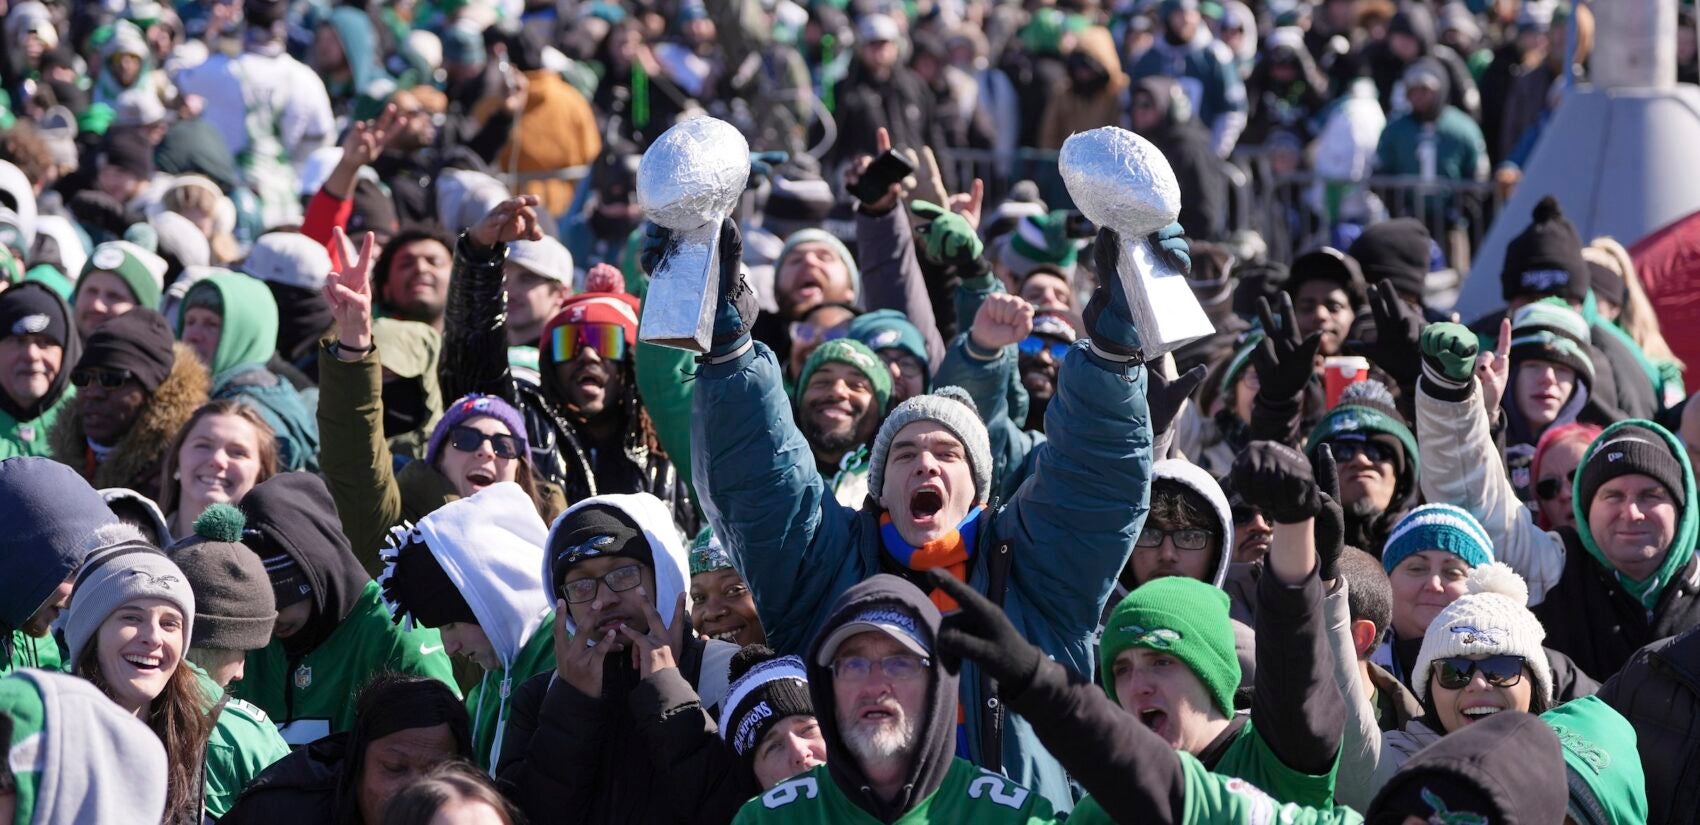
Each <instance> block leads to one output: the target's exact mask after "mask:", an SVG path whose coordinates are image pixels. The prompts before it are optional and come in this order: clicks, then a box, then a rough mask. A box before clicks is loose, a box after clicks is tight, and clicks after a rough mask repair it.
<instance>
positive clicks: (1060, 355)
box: [1016, 335, 1069, 361]
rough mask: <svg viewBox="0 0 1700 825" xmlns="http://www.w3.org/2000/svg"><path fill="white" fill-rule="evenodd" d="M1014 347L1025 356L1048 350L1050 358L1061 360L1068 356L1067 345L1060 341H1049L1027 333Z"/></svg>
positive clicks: (1032, 355) (1033, 355)
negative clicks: (1025, 337) (1024, 338)
mask: <svg viewBox="0 0 1700 825" xmlns="http://www.w3.org/2000/svg"><path fill="white" fill-rule="evenodd" d="M1016 347H1017V349H1019V350H1020V352H1021V354H1022V355H1023V356H1025V357H1027V358H1033V357H1035V356H1037V355H1038V354H1039V353H1041V352H1049V353H1050V354H1051V358H1052V359H1054V360H1057V361H1061V360H1063V359H1064V358H1065V357H1067V356H1068V347H1069V345H1068V344H1065V343H1063V342H1061V341H1050V340H1046V339H1044V338H1040V337H1039V336H1037V335H1029V336H1027V339H1026V340H1024V341H1022V342H1021V343H1020V344H1017V345H1016Z"/></svg>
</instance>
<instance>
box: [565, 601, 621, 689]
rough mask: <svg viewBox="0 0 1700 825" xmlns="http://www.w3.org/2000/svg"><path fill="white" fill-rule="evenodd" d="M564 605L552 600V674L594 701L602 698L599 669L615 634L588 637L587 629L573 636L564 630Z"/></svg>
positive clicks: (588, 630) (612, 632)
mask: <svg viewBox="0 0 1700 825" xmlns="http://www.w3.org/2000/svg"><path fill="white" fill-rule="evenodd" d="M567 615H568V614H567V603H566V601H565V600H564V599H556V600H555V673H556V675H558V676H560V677H561V681H563V682H566V683H567V684H569V685H572V686H573V687H574V688H575V689H577V690H578V692H580V693H582V694H584V695H586V696H589V697H591V698H593V699H596V698H601V696H602V667H603V661H604V659H605V658H606V657H607V656H608V651H610V650H612V649H613V646H612V645H610V644H609V642H612V641H614V635H615V631H613V630H609V631H608V632H607V633H604V634H602V635H601V636H593V635H591V632H590V629H589V628H586V629H585V632H584V633H582V634H580V635H578V636H574V635H572V633H570V632H568V630H567Z"/></svg>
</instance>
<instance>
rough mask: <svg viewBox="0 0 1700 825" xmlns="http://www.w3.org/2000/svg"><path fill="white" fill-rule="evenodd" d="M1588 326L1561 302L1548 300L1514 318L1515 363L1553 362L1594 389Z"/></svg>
mask: <svg viewBox="0 0 1700 825" xmlns="http://www.w3.org/2000/svg"><path fill="white" fill-rule="evenodd" d="M1588 340H1589V332H1588V322H1587V321H1586V320H1583V318H1582V315H1581V314H1580V313H1578V312H1576V311H1575V310H1573V309H1571V308H1570V306H1569V305H1568V304H1566V303H1564V301H1563V299H1560V298H1546V299H1543V300H1540V301H1536V302H1534V303H1532V304H1529V305H1527V306H1524V307H1522V308H1520V309H1518V310H1517V312H1516V313H1515V314H1514V315H1512V316H1511V363H1513V364H1520V363H1522V362H1524V361H1529V360H1535V361H1550V362H1552V363H1554V364H1560V365H1563V366H1565V367H1569V368H1570V369H1571V370H1572V371H1574V372H1575V373H1576V377H1577V379H1579V380H1580V381H1581V382H1582V383H1583V384H1586V385H1588V386H1590V387H1591V386H1593V383H1594V359H1593V356H1592V355H1591V354H1590V351H1589V346H1588Z"/></svg>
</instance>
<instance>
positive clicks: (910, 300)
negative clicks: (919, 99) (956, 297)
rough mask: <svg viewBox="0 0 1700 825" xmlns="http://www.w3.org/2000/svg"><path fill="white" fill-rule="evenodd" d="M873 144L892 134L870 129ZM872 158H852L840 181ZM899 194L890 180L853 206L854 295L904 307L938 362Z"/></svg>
mask: <svg viewBox="0 0 1700 825" xmlns="http://www.w3.org/2000/svg"><path fill="white" fill-rule="evenodd" d="M874 147H875V149H876V151H878V152H880V153H884V152H886V151H889V150H890V149H891V134H890V133H889V132H887V131H886V130H885V128H884V127H881V128H880V129H879V131H878V132H876V133H875V135H874ZM873 162H874V158H873V157H872V156H869V155H864V156H862V157H859V158H857V159H856V161H855V163H853V164H852V165H851V166H850V168H849V169H846V170H845V174H844V183H845V187H846V188H853V187H854V186H855V184H856V182H857V181H858V180H859V179H860V178H861V173H862V172H863V171H864V170H866V169H867V168H868V166H869V164H872V163H873ZM902 194H903V184H901V183H893V184H892V185H891V186H890V187H889V188H888V189H887V191H886V192H884V193H882V194H881V195H880V197H879V198H878V199H877V200H873V201H862V202H859V203H858V204H857V206H856V210H855V211H856V261H857V263H858V264H859V265H860V266H861V272H862V294H861V295H860V296H858V297H859V298H860V299H861V302H862V308H863V309H867V310H875V309H895V310H897V311H899V312H901V313H903V314H904V316H905V317H907V318H908V319H909V322H910V323H912V324H914V325H915V328H916V329H918V330H920V331H921V337H922V338H925V339H926V341H927V360H928V361H929V362H931V363H933V364H937V363H939V361H941V360H943V359H944V340H943V339H941V338H940V337H939V329H938V326H939V325H938V321H937V319H935V318H934V317H933V302H932V298H931V297H930V296H929V295H928V294H927V281H926V277H925V276H924V275H923V274H922V273H921V262H920V260H918V259H917V258H916V256H915V234H914V232H912V231H910V227H909V213H908V212H907V211H906V210H905V209H904V208H903V200H902ZM969 235H970V236H972V235H973V233H972V232H970V233H969ZM978 240H979V239H978V238H975V241H976V242H978Z"/></svg>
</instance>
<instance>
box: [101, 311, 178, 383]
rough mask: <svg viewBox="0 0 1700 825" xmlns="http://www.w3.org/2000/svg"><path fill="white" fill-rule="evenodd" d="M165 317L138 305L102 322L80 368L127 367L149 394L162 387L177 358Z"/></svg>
mask: <svg viewBox="0 0 1700 825" xmlns="http://www.w3.org/2000/svg"><path fill="white" fill-rule="evenodd" d="M174 343H175V342H174V341H173V340H172V337H171V327H170V326H169V325H167V324H166V323H165V316H163V315H160V314H159V313H157V312H155V311H153V310H151V309H148V308H146V307H137V308H136V309H132V310H130V311H129V312H126V313H124V314H123V315H120V316H118V317H116V318H113V319H111V320H109V321H107V322H106V323H104V324H101V325H100V327H99V328H98V329H96V330H95V331H94V334H92V335H90V336H89V342H88V344H87V346H85V347H84V348H83V357H82V358H81V359H78V361H77V369H107V370H126V371H128V372H129V373H130V375H132V376H134V377H135V379H136V381H137V383H140V384H141V385H142V387H143V388H144V389H146V390H147V391H148V392H149V393H152V392H153V391H154V390H157V389H159V385H160V384H163V383H165V378H166V376H168V375H170V374H171V365H172V364H173V362H175V361H176V357H177V356H176V352H175V350H173V348H172V347H173V345H174Z"/></svg>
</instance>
